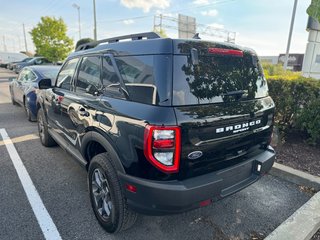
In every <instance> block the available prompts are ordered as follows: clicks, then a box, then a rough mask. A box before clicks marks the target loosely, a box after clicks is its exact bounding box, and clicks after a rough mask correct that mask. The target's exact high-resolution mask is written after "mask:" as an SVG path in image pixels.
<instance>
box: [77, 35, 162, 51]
mask: <svg viewBox="0 0 320 240" xmlns="http://www.w3.org/2000/svg"><path fill="white" fill-rule="evenodd" d="M155 38H161V36H160V35H159V34H157V33H155V32H145V33H137V34H130V35H124V36H119V37H113V38H107V39H102V40H99V41H94V42H89V43H84V44H81V45H80V46H78V47H77V49H76V50H75V51H76V52H77V51H81V50H87V49H90V48H94V47H96V46H98V45H99V44H101V43H114V42H119V41H120V40H126V39H131V40H132V41H135V40H142V39H155Z"/></svg>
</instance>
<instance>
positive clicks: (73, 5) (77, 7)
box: [72, 3, 81, 40]
mask: <svg viewBox="0 0 320 240" xmlns="http://www.w3.org/2000/svg"><path fill="white" fill-rule="evenodd" d="M72 7H74V8H76V9H77V10H78V24H79V40H80V39H81V23H80V6H79V5H77V4H75V3H74V4H72Z"/></svg>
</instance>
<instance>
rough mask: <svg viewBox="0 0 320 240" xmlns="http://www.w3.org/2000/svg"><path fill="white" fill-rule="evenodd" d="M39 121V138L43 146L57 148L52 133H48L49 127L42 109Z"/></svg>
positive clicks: (38, 116) (39, 113) (38, 117)
mask: <svg viewBox="0 0 320 240" xmlns="http://www.w3.org/2000/svg"><path fill="white" fill-rule="evenodd" d="M37 120H38V131H39V137H40V141H41V143H42V145H43V146H45V147H52V146H56V145H57V143H56V142H55V141H54V139H53V138H52V137H51V136H50V133H49V132H48V125H47V123H46V121H45V116H44V112H43V110H42V108H40V109H39V110H38V115H37Z"/></svg>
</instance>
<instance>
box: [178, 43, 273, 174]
mask: <svg viewBox="0 0 320 240" xmlns="http://www.w3.org/2000/svg"><path fill="white" fill-rule="evenodd" d="M173 66H174V74H173V94H172V104H173V106H174V109H175V112H176V117H177V123H178V125H180V126H181V130H182V131H181V133H182V136H181V138H182V144H181V146H182V149H181V165H180V172H179V178H180V179H184V178H189V177H194V176H198V175H202V174H205V173H208V172H212V171H217V170H220V169H223V168H226V167H230V166H232V165H235V164H238V163H240V162H242V161H245V160H246V159H248V158H249V157H252V156H254V155H256V154H258V153H260V152H262V151H264V150H265V149H266V147H267V146H268V145H269V141H270V136H271V133H272V124H273V111H274V103H273V101H272V99H271V98H270V97H268V87H267V83H266V80H265V78H264V76H263V72H262V69H261V66H260V63H259V60H258V58H257V56H256V54H255V53H254V52H253V51H251V50H248V49H242V48H238V47H236V46H235V45H226V44H216V43H211V42H203V41H187V42H183V41H177V42H176V44H175V55H174V57H173Z"/></svg>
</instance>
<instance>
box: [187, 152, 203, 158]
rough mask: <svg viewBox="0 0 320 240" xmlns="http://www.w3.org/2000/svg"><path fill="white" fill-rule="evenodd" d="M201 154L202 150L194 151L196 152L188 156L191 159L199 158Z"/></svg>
mask: <svg viewBox="0 0 320 240" xmlns="http://www.w3.org/2000/svg"><path fill="white" fill-rule="evenodd" d="M201 156H202V152H201V151H194V152H192V153H189V154H188V158H189V159H191V160H193V159H197V158H199V157H201Z"/></svg>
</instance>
